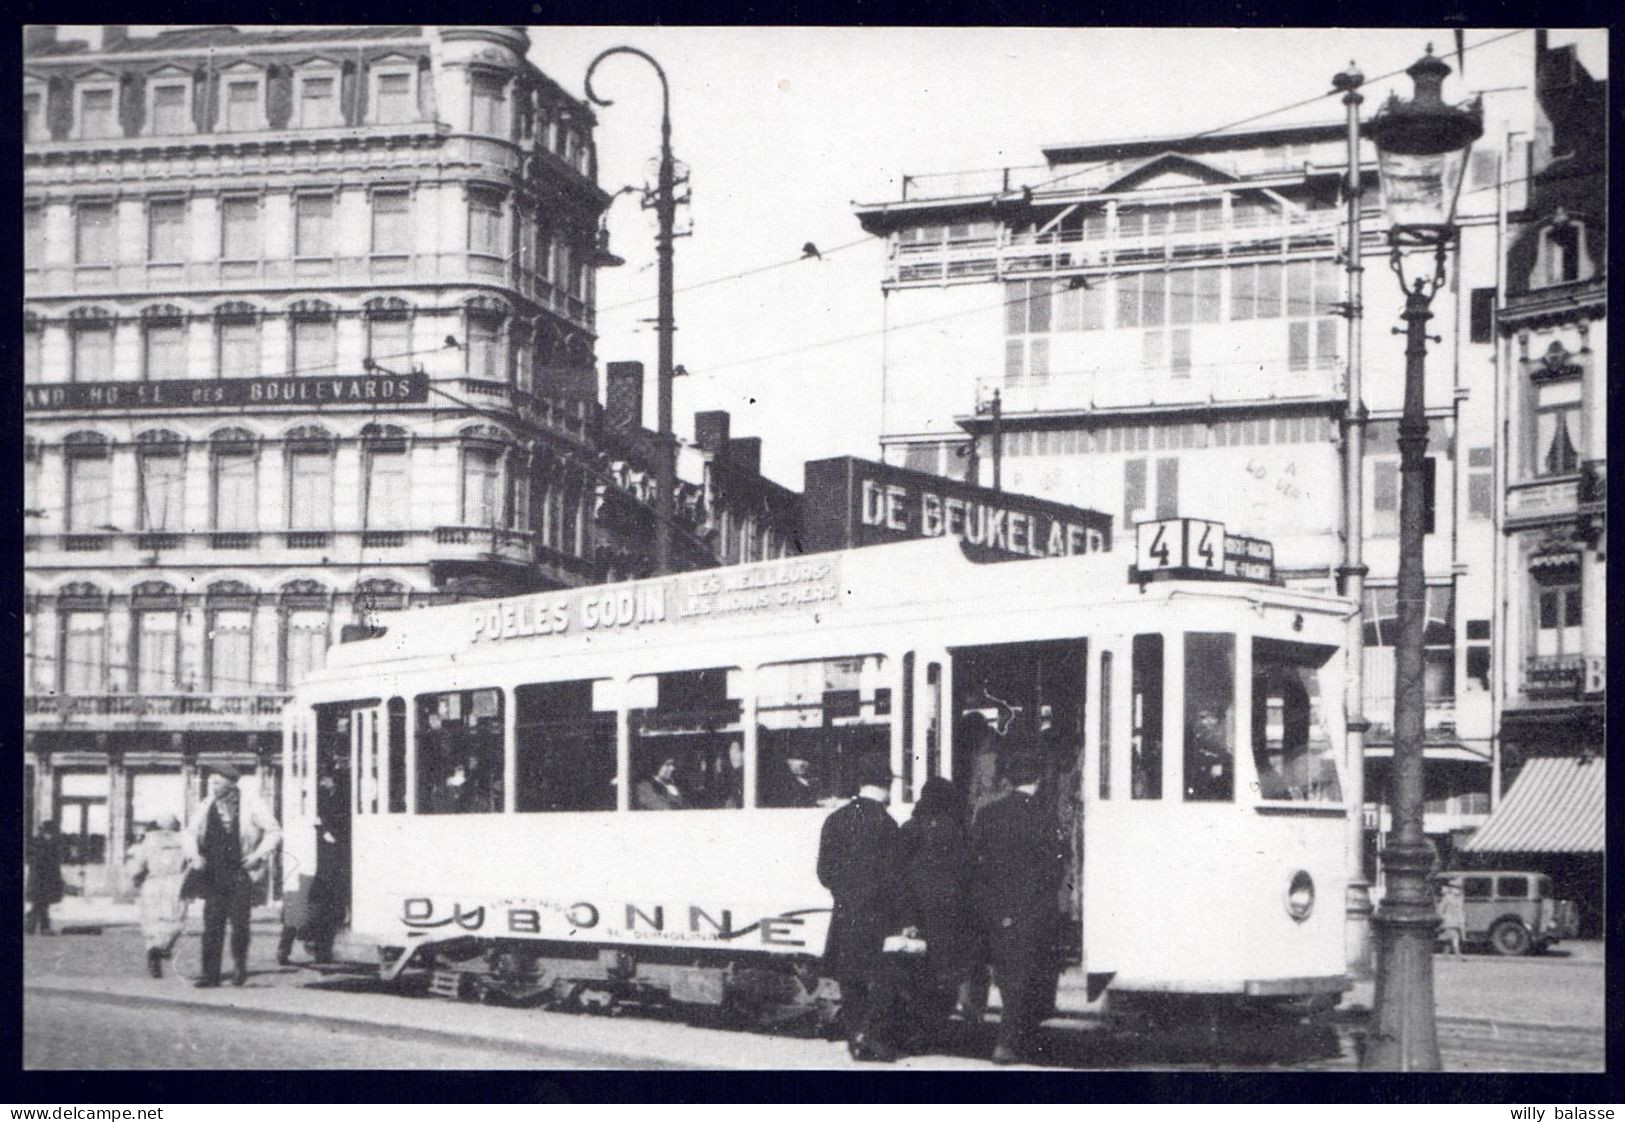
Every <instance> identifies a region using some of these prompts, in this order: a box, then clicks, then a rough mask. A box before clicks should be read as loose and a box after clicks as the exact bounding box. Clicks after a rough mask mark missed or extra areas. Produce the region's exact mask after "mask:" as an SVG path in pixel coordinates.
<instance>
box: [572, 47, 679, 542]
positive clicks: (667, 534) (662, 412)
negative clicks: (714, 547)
mask: <svg viewBox="0 0 1625 1122" xmlns="http://www.w3.org/2000/svg"><path fill="white" fill-rule="evenodd" d="M616 54H627V55H636V56H637V57H638V58H641V59H642V60H643V61H644V62H647V63H648V64H649V65H650V66H652V67H654V69H655V74H657V75H658V76H659V77H660V173H659V180H658V183H657V185H656V187H655V203H654V210H655V217H656V218H657V219H658V220H659V222H660V232H659V234H658V235H657V236H656V238H655V251H656V254H657V256H658V258H659V263H660V302H659V307H658V310H657V312H656V314H655V332H656V334H657V335H658V336H659V340H660V344H659V352H658V353H659V358H658V370H657V373H656V381H657V390H656V396H657V401H658V405H657V410H658V421H657V428H658V433H657V435H656V444H657V447H656V450H655V487H656V490H657V491H658V492H659V494H657V495H656V496H655V571H656V572H657V573H660V574H665V573H669V572H671V524H672V519H673V513H672V494H673V491H674V490H675V489H676V475H677V465H676V463H675V461H674V458H673V457H674V454H675V452H676V447H675V445H674V443H673V441H672V432H671V379H672V365H671V344H672V333H673V332H674V331H676V330H677V327H676V324H675V323H674V322H673V319H672V275H671V264H672V239H673V233H672V228H673V227H674V226H675V225H676V219H677V197H676V194H677V191H676V183H677V174H676V170H675V165H674V164H673V161H672V158H671V86H670V85H668V84H667V82H666V72H665V71H664V70H662V69H661V68H660V64H659V63H658V62H656V61H655V60H654V59H653V58H652V57H650V56H649V55H648V54H646V53H645V52H643V51H640V50H638V49H637V48H636V47H611V48H609V50H607V51H601V52H599V54H598V57H596V58H594V59H593V60H592V62H590V63H588V64H587V78H586V81H585V83H584V86H585V88H586V91H587V97H588V99H589V100H590V101H592V103H593V104H595V105H602V106H606V107H607V106H610V105H613V104H615V103H614V102H612V101H610V100H609V99H608V98H602V97H599V96H598V95H597V94H596V93H594V92H593V88H592V75H593V71H595V70H597V69H598V64H599V63H601V62H603V61H604V60H605V59H606V58H608V57H609V56H610V55H616Z"/></svg>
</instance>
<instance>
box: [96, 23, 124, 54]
mask: <svg viewBox="0 0 1625 1122" xmlns="http://www.w3.org/2000/svg"><path fill="white" fill-rule="evenodd" d="M129 38H130V25H129V24H127V23H104V24H102V50H104V51H110V50H112V49H113V48H114V47H122V46H123V45H124V44H125V43H126V42H128V41H129Z"/></svg>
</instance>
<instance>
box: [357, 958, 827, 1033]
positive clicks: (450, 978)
mask: <svg viewBox="0 0 1625 1122" xmlns="http://www.w3.org/2000/svg"><path fill="white" fill-rule="evenodd" d="M403 956H404V961H403ZM382 959H383V962H382V966H381V976H382V977H383V978H384V980H385V981H391V980H394V979H397V978H400V977H401V976H403V975H404V974H405V972H406V971H407V970H408V969H411V968H413V967H416V968H419V969H420V970H422V971H423V972H424V973H426V975H427V981H428V993H430V994H431V995H433V996H437V997H443V998H449V999H453V1000H459V1001H479V1002H484V1003H490V1004H503V1005H519V1006H532V1007H542V1008H548V1009H565V1010H578V1011H583V1012H592V1013H603V1014H609V1015H619V1014H621V1013H625V1012H631V1011H654V1010H688V1011H709V1012H711V1013H713V1014H725V1015H726V1016H727V1017H728V1018H730V1019H732V1020H735V1021H739V1022H743V1023H745V1024H749V1025H751V1026H753V1027H756V1028H763V1029H775V1030H785V1029H791V1028H796V1027H800V1028H802V1029H804V1030H808V1031H821V1030H827V1029H828V1028H829V1027H830V1026H831V1025H832V1024H833V1023H834V1022H835V1018H836V1015H837V1013H838V1012H839V1010H840V988H839V987H838V986H837V985H836V984H835V983H834V982H833V981H831V980H830V979H828V978H824V977H821V976H820V974H819V969H818V960H817V959H811V958H806V959H804V958H788V957H783V956H766V955H763V956H754V957H751V958H741V957H738V956H727V957H724V956H720V955H702V956H694V955H686V956H685V955H683V954H682V953H681V952H680V951H674V950H669V949H665V948H662V949H659V950H656V949H654V948H648V949H645V948H637V947H594V948H582V947H574V946H561V945H555V944H547V943H537V942H534V941H530V940H518V939H515V940H501V939H498V940H492V939H475V938H472V937H466V936H465V937H460V938H453V939H447V940H445V941H441V942H434V943H419V944H417V945H415V946H413V947H412V948H410V954H407V953H406V952H404V951H402V949H400V948H385V949H384V951H383V954H382Z"/></svg>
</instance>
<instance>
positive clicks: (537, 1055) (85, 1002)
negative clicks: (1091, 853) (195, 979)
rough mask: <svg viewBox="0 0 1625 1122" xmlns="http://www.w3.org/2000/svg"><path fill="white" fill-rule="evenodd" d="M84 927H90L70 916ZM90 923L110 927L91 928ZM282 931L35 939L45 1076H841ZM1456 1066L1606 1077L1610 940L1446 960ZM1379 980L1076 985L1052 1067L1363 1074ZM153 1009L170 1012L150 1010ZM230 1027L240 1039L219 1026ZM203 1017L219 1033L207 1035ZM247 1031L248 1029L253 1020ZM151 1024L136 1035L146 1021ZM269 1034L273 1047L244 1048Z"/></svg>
mask: <svg viewBox="0 0 1625 1122" xmlns="http://www.w3.org/2000/svg"><path fill="white" fill-rule="evenodd" d="M69 929H70V930H73V927H72V926H71V925H70V927H69ZM83 930H86V931H89V930H95V928H91V927H88V926H86V927H84V928H83ZM275 933H276V926H275V924H274V923H269V922H261V923H259V924H256V930H255V940H254V944H253V948H252V951H251V969H252V976H251V977H250V979H249V981H248V984H247V985H246V986H245V987H243V988H241V989H236V988H233V987H230V986H227V987H224V988H222V989H219V990H212V991H199V990H196V989H194V988H192V986H191V984H190V976H191V975H192V974H194V973H195V971H196V967H197V938H196V924H195V923H194V924H193V925H192V928H191V930H189V931H188V933H187V935H186V937H184V938H183V940H182V942H181V943H180V945H179V947H178V948H177V952H176V959H175V964H176V965H178V967H179V971H178V973H177V971H175V970H174V969H171V970H170V971H169V973H168V975H167V976H166V977H165V978H163V979H162V980H157V981H155V980H153V979H150V978H147V977H145V976H144V975H143V973H142V968H143V965H144V962H143V959H142V954H141V944H140V939H139V937H138V935H137V933H136V931H135V930H134V929H133V928H130V927H126V926H117V925H114V926H106V927H103V928H101V929H100V931H99V933H97V934H89V933H86V934H64V935H59V936H56V937H53V938H31V939H29V940H27V942H26V944H25V957H24V986H25V998H26V1001H25V1009H24V1055H25V1062H26V1064H27V1066H29V1067H31V1068H58V1069H60V1068H74V1067H85V1066H96V1067H107V1068H126V1069H128V1068H171V1067H217V1066H242V1067H257V1068H298V1067H322V1068H346V1067H347V1068H377V1067H383V1068H413V1067H436V1066H439V1067H464V1068H481V1067H486V1068H512V1067H555V1068H557V1067H564V1068H591V1067H623V1068H660V1067H707V1068H732V1069H764V1068H784V1069H842V1068H848V1067H850V1066H852V1065H851V1064H850V1063H849V1061H848V1060H847V1057H846V1055H845V1052H844V1050H843V1049H842V1048H841V1047H840V1046H839V1045H837V1044H833V1043H830V1042H827V1041H824V1040H820V1039H809V1038H806V1037H798V1036H772V1035H767V1034H764V1033H758V1032H750V1031H743V1030H731V1029H719V1028H715V1027H702V1026H700V1025H697V1024H693V1023H687V1022H685V1021H684V1020H682V1019H680V1018H678V1017H674V1016H668V1015H628V1016H622V1017H613V1018H611V1017H596V1016H589V1015H585V1014H580V1013H561V1012H548V1011H542V1010H534V1009H504V1008H495V1007H490V1006H484V1005H478V1004H472V1003H453V1002H448V1001H444V1000H440V999H435V998H429V997H426V996H423V995H422V993H421V986H411V985H408V986H406V987H403V988H402V989H398V990H391V989H389V988H388V987H384V986H383V985H381V984H380V983H379V982H378V980H377V978H376V976H375V974H374V973H373V972H372V971H370V970H369V969H368V968H366V967H365V966H362V965H359V964H357V965H353V966H350V967H339V968H334V969H330V970H327V971H324V972H318V971H317V970H315V969H312V968H309V967H304V966H299V965H297V964H296V965H294V966H291V967H279V966H277V965H276V964H275V962H274V960H273V955H274V950H275ZM1435 967H1436V976H1437V993H1438V1008H1439V1022H1440V1028H1439V1037H1440V1046H1441V1049H1442V1052H1443V1054H1444V1063H1445V1068H1446V1070H1449V1071H1466V1072H1495V1071H1556V1072H1584V1071H1601V1070H1603V1066H1604V1051H1603V1049H1604V1035H1603V1000H1604V998H1603V985H1602V982H1603V976H1604V971H1603V958H1602V944H1600V943H1575V944H1569V945H1566V946H1565V947H1562V948H1558V949H1557V951H1555V952H1554V953H1553V954H1551V955H1548V956H1542V957H1538V958H1531V959H1519V960H1508V959H1498V958H1493V957H1489V956H1484V955H1470V956H1468V958H1467V959H1466V960H1465V961H1462V962H1457V961H1455V960H1453V959H1449V958H1446V957H1444V956H1440V957H1439V958H1438V959H1437V960H1436V963H1435ZM1369 993H1370V987H1369V983H1367V984H1365V985H1362V986H1360V987H1357V988H1356V990H1355V991H1354V992H1353V993H1352V994H1350V995H1349V997H1348V998H1347V999H1345V1001H1344V1004H1343V1006H1342V1007H1341V1008H1340V1009H1339V1010H1338V1012H1337V1013H1336V1014H1335V1015H1333V1016H1332V1017H1331V1018H1329V1019H1328V1020H1326V1021H1324V1022H1321V1023H1317V1024H1310V1025H1291V1026H1283V1027H1275V1028H1271V1029H1268V1030H1258V1029H1255V1030H1253V1031H1250V1032H1249V1031H1242V1032H1235V1031H1233V1030H1227V1031H1226V1032H1225V1033H1224V1034H1222V1035H1221V1036H1219V1037H1215V1036H1214V1035H1211V1034H1210V1033H1209V1032H1208V1030H1207V1029H1205V1028H1202V1027H1199V1026H1191V1027H1189V1028H1188V1029H1186V1030H1182V1031H1173V1032H1163V1033H1159V1034H1156V1035H1129V1034H1124V1033H1118V1032H1115V1031H1113V1030H1111V1029H1110V1028H1108V1027H1107V1026H1106V1025H1105V1023H1104V1022H1103V1020H1102V1019H1101V1017H1100V1016H1099V1012H1100V1006H1099V1005H1098V1004H1097V1005H1094V1006H1090V1005H1088V1004H1086V1003H1085V1002H1084V1001H1083V995H1082V992H1081V980H1078V979H1073V978H1070V977H1069V978H1066V979H1064V980H1063V984H1062V989H1061V997H1060V1001H1059V1005H1060V1015H1059V1016H1057V1017H1056V1018H1054V1019H1052V1020H1051V1021H1050V1022H1049V1024H1048V1026H1047V1029H1046V1034H1047V1040H1048V1047H1047V1055H1048V1061H1049V1063H1050V1064H1051V1065H1053V1066H1058V1067H1067V1068H1079V1069H1096V1070H1185V1071H1203V1070H1264V1071H1270V1070H1281V1071H1302V1070H1331V1071H1338V1070H1342V1071H1352V1070H1355V1069H1356V1068H1357V1066H1358V1051H1359V1038H1360V1036H1361V1034H1362V1033H1363V1032H1364V1031H1365V1022H1366V1018H1365V1016H1364V1012H1363V1006H1364V1004H1365V1003H1366V1002H1367V1001H1369ZM143 1009H145V1010H148V1011H149V1012H153V1011H155V1012H156V1016H154V1017H147V1016H138V1015H136V1014H139V1013H140V1012H141V1011H142V1010H143ZM216 1022H219V1023H230V1024H233V1025H235V1026H239V1027H240V1031H239V1028H233V1029H232V1030H231V1032H230V1033H229V1034H216V1033H211V1032H209V1031H208V1030H207V1028H206V1026H208V1025H210V1024H213V1023H216ZM199 1026H205V1027H202V1028H200V1027H199ZM243 1026H246V1027H243ZM138 1029H139V1030H140V1031H139V1032H137V1030H138ZM261 1037H263V1038H264V1042H265V1044H266V1046H265V1047H264V1048H248V1047H239V1046H236V1045H235V1044H232V1043H230V1042H231V1041H234V1040H236V1039H239V1038H253V1039H259V1038H261ZM985 1044H986V1041H983V1040H981V1039H980V1038H979V1037H976V1036H973V1035H966V1036H964V1037H962V1038H961V1039H959V1040H957V1041H955V1042H953V1043H952V1044H951V1045H950V1046H949V1047H948V1048H947V1049H945V1054H935V1055H927V1056H917V1057H912V1058H909V1059H907V1060H905V1061H904V1062H903V1063H902V1064H900V1065H899V1068H900V1069H902V1070H916V1071H920V1070H953V1069H966V1068H971V1069H981V1068H983V1067H984V1065H985V1063H986V1061H985V1056H986V1051H987V1050H986V1047H984V1045H985Z"/></svg>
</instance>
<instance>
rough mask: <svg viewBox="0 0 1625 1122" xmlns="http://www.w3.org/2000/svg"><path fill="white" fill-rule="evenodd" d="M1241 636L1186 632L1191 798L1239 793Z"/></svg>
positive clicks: (1187, 753)
mask: <svg viewBox="0 0 1625 1122" xmlns="http://www.w3.org/2000/svg"><path fill="white" fill-rule="evenodd" d="M1235 744H1236V637H1235V636H1234V635H1223V634H1218V633H1210V632H1191V633H1190V634H1188V635H1186V636H1185V801H1186V802H1229V801H1230V800H1231V799H1233V798H1235V795H1236V767H1235V761H1236V751H1235Z"/></svg>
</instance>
